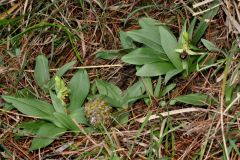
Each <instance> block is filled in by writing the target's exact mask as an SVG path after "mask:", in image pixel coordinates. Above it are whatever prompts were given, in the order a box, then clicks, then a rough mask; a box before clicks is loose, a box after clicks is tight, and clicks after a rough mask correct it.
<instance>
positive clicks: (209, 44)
mask: <svg viewBox="0 0 240 160" xmlns="http://www.w3.org/2000/svg"><path fill="white" fill-rule="evenodd" d="M201 41H202V43H203V45H204V46H205V47H206V48H207V49H208V50H209V51H217V52H219V51H220V49H219V48H218V47H217V46H216V45H215V44H213V43H212V42H210V41H208V40H206V39H201Z"/></svg>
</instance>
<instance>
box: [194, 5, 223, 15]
mask: <svg viewBox="0 0 240 160" xmlns="http://www.w3.org/2000/svg"><path fill="white" fill-rule="evenodd" d="M220 5H221V4H217V5H215V6H213V7H211V8H208V9H206V10H204V11H200V12H195V13H194V14H193V16H197V15H199V14H203V13H205V12H208V11H210V10H212V9H214V8H217V7H218V6H220Z"/></svg>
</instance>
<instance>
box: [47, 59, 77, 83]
mask: <svg viewBox="0 0 240 160" xmlns="http://www.w3.org/2000/svg"><path fill="white" fill-rule="evenodd" d="M75 63H76V61H72V62H69V63H67V64H65V65H63V66H62V67H61V68H59V70H58V71H57V72H56V74H55V75H54V76H53V77H52V78H51V80H50V83H49V86H50V87H52V86H53V85H54V83H55V77H56V76H58V77H62V76H63V75H64V74H65V73H66V72H67V71H68V70H69V69H71V68H72V67H73V66H74V64H75Z"/></svg>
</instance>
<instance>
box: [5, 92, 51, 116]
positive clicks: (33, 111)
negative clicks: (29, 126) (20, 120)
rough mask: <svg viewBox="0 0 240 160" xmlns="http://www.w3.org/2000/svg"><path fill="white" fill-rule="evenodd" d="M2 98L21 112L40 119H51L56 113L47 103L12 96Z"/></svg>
mask: <svg viewBox="0 0 240 160" xmlns="http://www.w3.org/2000/svg"><path fill="white" fill-rule="evenodd" d="M2 98H3V99H4V100H5V101H6V102H8V103H11V104H12V105H13V106H14V107H15V108H16V109H17V110H19V111H20V112H22V113H24V114H26V115H29V116H36V117H40V118H49V117H51V115H52V113H53V112H54V108H53V106H52V105H50V104H49V103H47V102H44V101H40V100H37V99H30V98H15V97H12V96H2Z"/></svg>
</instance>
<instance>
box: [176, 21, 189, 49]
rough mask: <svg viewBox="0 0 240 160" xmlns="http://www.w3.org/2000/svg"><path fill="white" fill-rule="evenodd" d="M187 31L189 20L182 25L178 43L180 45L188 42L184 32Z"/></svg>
mask: <svg viewBox="0 0 240 160" xmlns="http://www.w3.org/2000/svg"><path fill="white" fill-rule="evenodd" d="M186 32H187V21H186V20H185V22H184V25H183V27H182V31H181V33H180V36H179V38H178V44H179V45H182V44H184V43H186V42H185V38H184V34H185V33H186Z"/></svg>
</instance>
